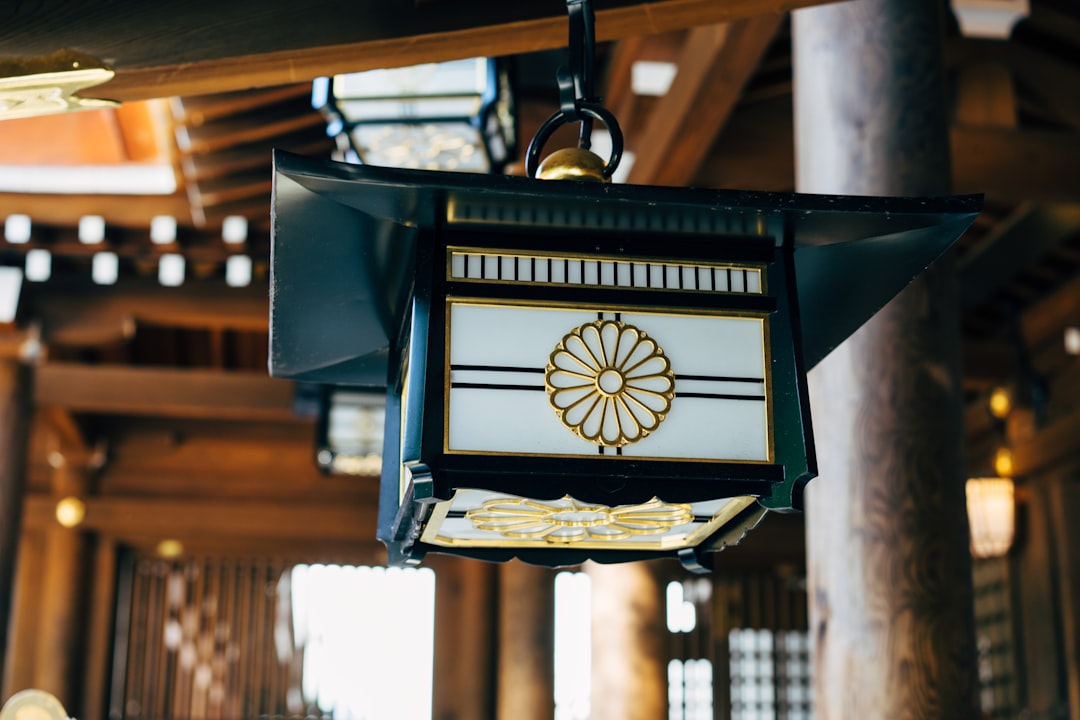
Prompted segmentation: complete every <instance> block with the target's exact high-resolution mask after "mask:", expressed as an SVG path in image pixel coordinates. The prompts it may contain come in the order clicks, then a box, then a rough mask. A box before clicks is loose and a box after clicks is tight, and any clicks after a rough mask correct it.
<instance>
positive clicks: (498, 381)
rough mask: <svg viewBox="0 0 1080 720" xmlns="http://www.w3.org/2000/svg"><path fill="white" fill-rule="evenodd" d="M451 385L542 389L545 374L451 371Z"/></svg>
mask: <svg viewBox="0 0 1080 720" xmlns="http://www.w3.org/2000/svg"><path fill="white" fill-rule="evenodd" d="M450 383H451V384H454V383H469V384H473V385H476V384H480V385H525V386H528V387H536V388H540V389H542V388H543V387H544V375H543V373H531V372H504V371H495V370H471V369H470V370H451V371H450Z"/></svg>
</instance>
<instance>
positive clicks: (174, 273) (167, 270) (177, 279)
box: [158, 253, 184, 287]
mask: <svg viewBox="0 0 1080 720" xmlns="http://www.w3.org/2000/svg"><path fill="white" fill-rule="evenodd" d="M158 282H159V283H161V284H162V285H164V286H165V287H180V286H181V285H183V284H184V256H183V255H179V254H177V253H168V254H165V255H162V256H161V257H160V258H159V259H158Z"/></svg>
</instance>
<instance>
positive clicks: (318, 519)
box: [25, 494, 377, 542]
mask: <svg viewBox="0 0 1080 720" xmlns="http://www.w3.org/2000/svg"><path fill="white" fill-rule="evenodd" d="M85 502H86V519H85V520H84V521H83V524H82V525H81V526H80V528H81V529H82V530H84V531H92V532H99V533H103V534H105V535H109V536H114V537H117V538H127V537H138V538H156V539H157V541H160V540H164V539H166V538H175V539H178V540H181V541H182V542H184V541H188V542H192V541H195V540H197V539H199V538H202V539H203V540H207V541H209V540H214V541H222V542H224V541H243V540H251V541H253V540H262V539H267V540H280V541H282V542H292V541H297V542H309V541H310V542H321V541H338V542H369V541H371V539H372V538H373V537H374V535H375V522H376V513H377V508H376V507H375V505H374V504H373V503H367V504H361V503H356V504H349V503H340V502H321V503H320V502H300V501H297V500H283V501H274V500H253V499H245V500H236V499H222V498H214V499H203V498H180V497H172V498H159V497H153V498H146V497H116V496H90V497H87V498H85ZM54 504H55V499H53V498H51V497H49V496H47V495H40V494H33V495H28V496H27V498H26V504H25V512H26V519H27V520H26V521H27V527H29V528H39V527H45V526H48V525H55V521H53V519H52V513H53V506H54Z"/></svg>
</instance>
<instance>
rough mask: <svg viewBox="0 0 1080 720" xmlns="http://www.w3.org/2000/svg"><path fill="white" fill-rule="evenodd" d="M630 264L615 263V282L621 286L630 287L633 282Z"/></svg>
mask: <svg viewBox="0 0 1080 720" xmlns="http://www.w3.org/2000/svg"><path fill="white" fill-rule="evenodd" d="M632 275H633V274H632V273H631V271H630V265H629V264H628V263H616V264H615V284H616V285H619V286H620V287H628V286H629V285H630V283H631V282H633V278H632Z"/></svg>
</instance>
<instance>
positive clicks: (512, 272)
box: [501, 257, 517, 280]
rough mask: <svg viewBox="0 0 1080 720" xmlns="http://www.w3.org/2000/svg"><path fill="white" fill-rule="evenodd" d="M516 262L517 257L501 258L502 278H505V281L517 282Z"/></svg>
mask: <svg viewBox="0 0 1080 720" xmlns="http://www.w3.org/2000/svg"><path fill="white" fill-rule="evenodd" d="M516 260H517V258H515V257H503V258H501V262H502V277H503V279H504V280H516V279H517V268H516V265H515V261H516Z"/></svg>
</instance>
